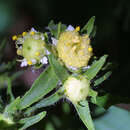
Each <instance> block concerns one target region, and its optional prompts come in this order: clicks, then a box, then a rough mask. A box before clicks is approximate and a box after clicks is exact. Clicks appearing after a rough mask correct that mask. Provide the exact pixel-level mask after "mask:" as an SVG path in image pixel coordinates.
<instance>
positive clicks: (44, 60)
mask: <svg viewBox="0 0 130 130" xmlns="http://www.w3.org/2000/svg"><path fill="white" fill-rule="evenodd" d="M40 62H41V63H42V64H47V63H48V59H47V57H46V56H44V57H43V58H42V59H41V60H40Z"/></svg>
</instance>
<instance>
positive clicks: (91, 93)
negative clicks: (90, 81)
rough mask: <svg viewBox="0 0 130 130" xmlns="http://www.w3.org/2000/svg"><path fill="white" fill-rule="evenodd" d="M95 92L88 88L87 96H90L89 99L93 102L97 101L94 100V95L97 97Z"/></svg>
mask: <svg viewBox="0 0 130 130" xmlns="http://www.w3.org/2000/svg"><path fill="white" fill-rule="evenodd" d="M97 94H98V93H97V92H96V91H94V90H92V89H90V90H89V94H88V95H89V96H91V101H92V102H93V103H96V102H97V100H96V97H97Z"/></svg>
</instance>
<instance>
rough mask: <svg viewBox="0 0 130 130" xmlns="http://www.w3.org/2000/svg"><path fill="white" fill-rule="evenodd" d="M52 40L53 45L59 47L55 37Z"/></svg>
mask: <svg viewBox="0 0 130 130" xmlns="http://www.w3.org/2000/svg"><path fill="white" fill-rule="evenodd" d="M51 40H52V44H54V45H55V46H56V45H57V42H58V40H57V39H55V38H54V37H51Z"/></svg>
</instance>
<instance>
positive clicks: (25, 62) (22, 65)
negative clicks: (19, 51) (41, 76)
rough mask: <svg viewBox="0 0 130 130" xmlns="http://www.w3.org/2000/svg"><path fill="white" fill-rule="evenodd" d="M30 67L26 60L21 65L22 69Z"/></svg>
mask: <svg viewBox="0 0 130 130" xmlns="http://www.w3.org/2000/svg"><path fill="white" fill-rule="evenodd" d="M27 65H28V63H27V61H26V60H25V59H24V60H23V61H22V63H21V65H20V66H21V67H25V66H27Z"/></svg>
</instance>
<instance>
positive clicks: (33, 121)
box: [18, 111, 46, 130]
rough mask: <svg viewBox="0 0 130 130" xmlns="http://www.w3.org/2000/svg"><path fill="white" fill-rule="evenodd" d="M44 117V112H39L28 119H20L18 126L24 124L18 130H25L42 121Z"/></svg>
mask: <svg viewBox="0 0 130 130" xmlns="http://www.w3.org/2000/svg"><path fill="white" fill-rule="evenodd" d="M45 116H46V112H45V111H44V112H41V113H39V114H37V115H35V116H32V117H28V118H24V119H21V120H20V121H19V123H20V124H24V125H23V127H21V128H20V129H18V130H25V129H26V128H28V127H30V126H32V125H34V124H36V123H37V122H39V121H40V120H42V119H43V118H44V117H45Z"/></svg>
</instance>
